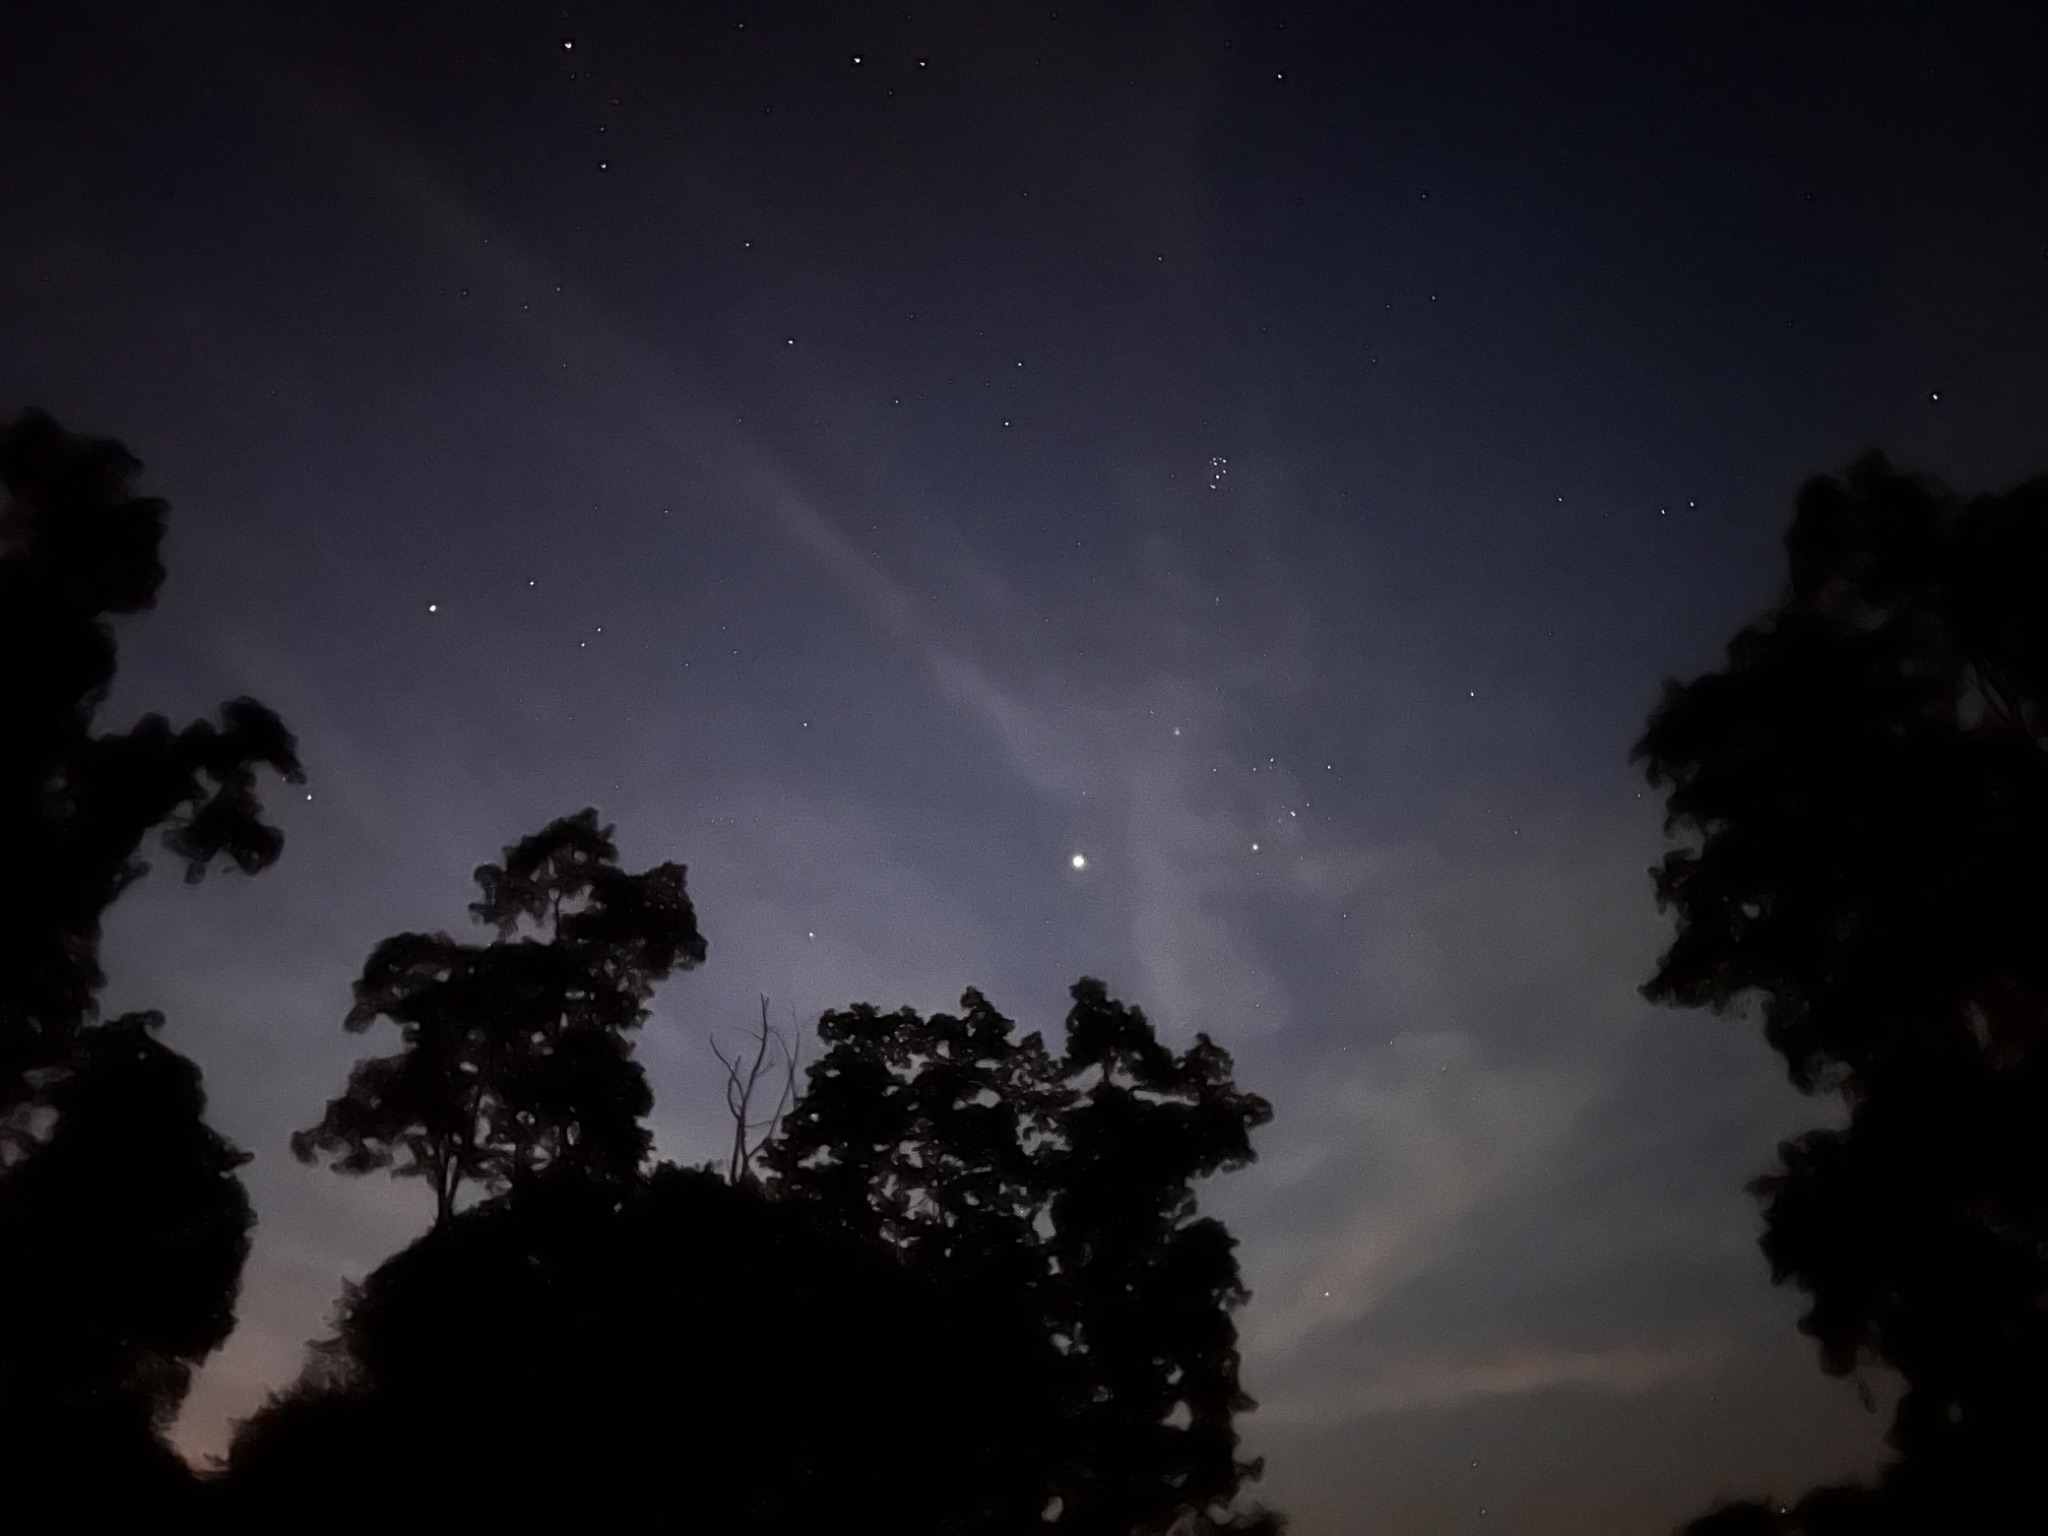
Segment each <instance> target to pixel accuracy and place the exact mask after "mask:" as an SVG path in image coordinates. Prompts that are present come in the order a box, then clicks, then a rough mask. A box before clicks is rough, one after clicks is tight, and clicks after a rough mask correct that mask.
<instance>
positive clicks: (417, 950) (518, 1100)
mask: <svg viewBox="0 0 2048 1536" xmlns="http://www.w3.org/2000/svg"><path fill="white" fill-rule="evenodd" d="M684 875H685V871H684V869H683V866H682V865H680V864H673V863H670V864H658V865H656V866H654V867H653V868H652V869H649V870H646V871H644V872H642V873H640V874H637V875H633V874H627V873H626V872H625V871H623V870H621V869H620V868H619V865H618V849H617V847H616V846H615V845H614V843H613V842H612V829H611V828H610V827H601V826H599V825H598V820H597V812H596V811H594V810H588V809H586V810H583V811H579V812H577V813H576V814H575V815H573V816H564V817H561V818H559V819H558V820H556V821H554V822H551V823H550V824H549V825H548V826H546V827H544V828H542V829H541V830H540V831H539V832H536V833H534V834H533V835H532V836H530V837H526V838H523V839H521V840H520V841H519V842H517V843H514V844H512V845H511V846H510V847H508V848H507V849H506V850H505V861H504V863H503V864H485V865H483V866H481V867H479V868H478V870H477V871H476V882H477V885H478V886H479V888H480V889H481V890H482V892H483V894H482V896H481V897H480V898H479V899H478V900H477V901H476V902H474V903H473V904H472V905H471V906H470V909H469V910H470V913H471V915H472V916H474V917H475V918H476V919H477V921H478V922H480V923H485V924H488V925H490V926H491V927H493V928H495V929H496V930H497V937H496V938H495V939H493V940H492V941H490V942H489V943H487V944H465V943H462V942H460V941H458V940H456V939H453V938H450V937H449V936H448V935H447V934H443V933H434V934H424V933H401V934H397V935H395V936H393V937H391V938H388V939H386V940H384V941H383V942H382V943H381V944H379V945H378V946H377V947H376V949H375V950H373V951H372V952H371V955H370V958H369V960H368V961H367V963H365V965H364V967H363V973H362V975H361V976H360V977H359V978H358V979H357V981H356V983H355V1005H354V1006H353V1007H352V1008H351V1009H350V1010H349V1013H348V1017H347V1019H346V1021H345V1025H346V1027H347V1028H348V1029H349V1030H350V1031H352V1032H360V1031H363V1030H367V1029H368V1028H369V1027H370V1026H371V1025H372V1024H374V1023H375V1022H376V1021H377V1020H379V1019H388V1020H390V1021H391V1022H392V1023H394V1024H396V1025H397V1026H398V1027H399V1030H400V1034H401V1044H400V1047H399V1049H398V1051H397V1052H396V1053H395V1054H393V1055H389V1056H375V1057H370V1058H367V1059H365V1060H363V1061H360V1062H358V1063H357V1064H356V1067H355V1070H354V1071H353V1072H352V1073H351V1074H350V1076H349V1082H348V1089H347V1091H346V1092H345V1093H343V1094H342V1096H341V1097H340V1098H337V1099H335V1100H333V1101H332V1102H331V1103H329V1104H328V1106H327V1112H326V1114H325V1115H323V1116H322V1117H321V1119H320V1122H319V1124H317V1125H315V1126H313V1127H311V1128H310V1129H308V1130H305V1131H301V1132H299V1133H298V1134H297V1135H295V1136H294V1137H293V1138H292V1150H293V1151H294V1152H295V1153H296V1154H297V1155H298V1156H299V1157H300V1158H301V1159H302V1160H304V1161H307V1162H312V1161H314V1160H316V1159H317V1158H319V1157H321V1156H323V1155H324V1156H326V1157H328V1158H330V1159H331V1160H332V1161H333V1163H334V1166H336V1167H337V1168H339V1169H340V1170H341V1171H342V1172H344V1173H353V1174H361V1173H369V1172H373V1171H376V1170H379V1169H389V1170H391V1171H392V1172H393V1173H395V1174H397V1175H399V1176H401V1177H410V1178H423V1179H425V1180H427V1181H428V1183H429V1184H430V1186H431V1187H432V1189H433V1192H434V1219H435V1221H436V1222H437V1223H445V1222H446V1221H447V1220H448V1219H449V1218H450V1217H451V1216H453V1215H454V1214H455V1211H456V1208H457V1203H458V1199H459V1196H460V1195H461V1193H462V1191H463V1189H464V1187H465V1186H469V1187H472V1188H474V1189H475V1190H477V1191H478V1192H479V1193H481V1194H483V1195H485V1196H489V1195H493V1194H497V1193H500V1192H502V1191H504V1190H506V1189H509V1188H511V1187H513V1186H514V1185H516V1184H519V1183H521V1182H524V1181H527V1180H530V1179H533V1178H536V1177H538V1176H540V1175H541V1174H543V1173H546V1172H549V1171H551V1170H552V1171H567V1170H573V1171H575V1172H577V1173H579V1174H581V1175H584V1176H587V1177H590V1178H595V1179H600V1180H610V1181H614V1182H616V1181H619V1180H623V1179H627V1178H630V1177H631V1176H632V1175H633V1174H635V1173H636V1172H637V1171H638V1170H639V1169H640V1168H641V1167H642V1166H643V1165H644V1164H645V1162H646V1159H647V1154H648V1149H649V1145H650V1143H649V1140H648V1135H647V1130H646V1128H645V1126H643V1125H642V1124H641V1117H642V1116H643V1115H644V1114H646V1112H647V1110H648V1109H649V1108H650V1107H651V1105H652V1103H653V1096H652V1094H651V1093H650V1092H649V1090H648V1087H647V1078H646V1074H645V1073H644V1072H643V1071H642V1070H641V1067H640V1064H639V1063H638V1062H637V1061H635V1060H634V1059H633V1054H632V1044H631V1041H630V1040H629V1039H628V1036H629V1035H630V1033H631V1032H632V1031H633V1030H635V1029H637V1028H639V1027H640V1025H641V1024H642V1023H643V1022H644V1021H645V1020H646V1017H647V1008H646V1004H647V999H648V998H649V996H650V995H652V993H653V990H654V988H655V986H656V985H657V984H658V983H660V982H661V981H663V980H665V979H666V978H667V977H668V976H669V974H670V973H671V972H673V971H675V970H677V969H683V970H688V969H690V968H691V967H693V966H695V965H697V964H698V963H699V962H700V961H702V960H703V958H704V953H705V948H704V939H703V937H702V935H700V934H699V933H698V931H697V917H696V912H695V910H694V909H693V908H692V907H691V905H690V898H689V895H688V892H687V890H686V888H685V884H684Z"/></svg>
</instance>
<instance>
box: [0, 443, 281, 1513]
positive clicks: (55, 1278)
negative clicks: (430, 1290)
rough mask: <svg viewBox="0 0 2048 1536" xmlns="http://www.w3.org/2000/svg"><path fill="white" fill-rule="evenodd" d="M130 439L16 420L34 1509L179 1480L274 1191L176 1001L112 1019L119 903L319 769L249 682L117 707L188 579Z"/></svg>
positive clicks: (20, 1120) (17, 1438)
mask: <svg viewBox="0 0 2048 1536" xmlns="http://www.w3.org/2000/svg"><path fill="white" fill-rule="evenodd" d="M139 468H140V465H139V464H138V463H137V461H136V459H135V458H134V456H133V455H132V454H130V453H129V452H128V451H127V450H126V449H125V448H123V447H122V446H121V445H120V444H119V443H116V442H113V441H111V440H108V439H102V438H83V437H77V436H74V435H73V434H71V433H69V432H67V431H65V430H64V429H63V428H62V427H60V426H59V425H57V423H56V422H54V421H52V420H51V419H50V418H49V417H48V416H46V415H44V414H42V413H40V412H36V411H29V412H25V413H23V414H22V415H20V416H18V417H16V418H15V419H14V420H13V421H11V422H9V423H7V424H6V425H5V426H4V427H0V485H4V487H5V492H6V500H5V504H4V506H0V869H4V874H5V879H4V880H0V1472H4V1473H5V1485H6V1493H5V1498H6V1500H7V1506H6V1507H7V1508H8V1510H9V1512H10V1513H12V1514H14V1515H16V1516H18V1517H24V1518H28V1517H33V1516H34V1515H35V1514H36V1513H37V1512H40V1511H49V1510H58V1509H61V1510H62V1511H63V1513H64V1514H65V1515H67V1516H68V1517H70V1518H72V1519H75V1520H82V1519H90V1518H94V1517H96V1516H109V1517H110V1516H112V1515H113V1514H116V1513H119V1512H121V1510H122V1508H123V1507H124V1506H130V1507H132V1506H134V1504H135V1501H136V1500H140V1499H146V1498H161V1497H168V1496H169V1495H170V1494H171V1493H173V1492H175V1491H176V1490H177V1489H178V1488H180V1487H181V1486H182V1484H183V1483H184V1481H185V1479H184V1471H183V1466H182V1464H181V1463H179V1462H178V1461H177V1460H176V1458H175V1457H173V1456H172V1455H171V1453H170V1452H169V1451H168V1450H167V1449H165V1447H164V1446H163V1445H162V1443H161V1442H160V1440H159V1439H158V1438H157V1436H156V1433H155V1431H156V1430H158V1429H160V1428H161V1427H162V1425H163V1424H164V1423H165V1422H166V1421H167V1420H168V1419H169V1417H170V1415H171V1414H172V1413H173V1412H174V1410H175V1409H176V1407H177V1405H178V1403H179V1401H180V1400H181V1399H182V1397H183V1396H184V1392H185V1388H186V1385H187V1383H188V1381H189V1379H190V1376H191V1372H192V1369H193V1367H194V1366H195V1365H197V1364H198V1362H199V1361H201V1360H202V1359H204V1358H205V1357H206V1356H207V1355H208V1354H210V1353H211V1352H212V1351H213V1350H214V1349H216V1348H217V1347H218V1346H219V1345H220V1343H221V1342H222V1341H223V1340H224V1339H225V1338H226V1336H227V1333H228V1330H229V1328H230V1326H231V1324H232V1321H233V1305H234V1299H235V1294H236V1289H237V1285H238V1283H239V1278H240V1274H241V1268H242V1263H243V1260H244V1259H245V1257H246V1256H247V1253H248V1248H249V1226H250V1210H249V1204H248V1200H247V1198H246V1197H245V1196H244V1194H243V1192H242V1188H241V1185H240V1183H239V1182H238V1180H237V1179H236V1177H235V1172H234V1170H235V1169H236V1167H237V1166H238V1165H239V1164H240V1163H242V1162H243V1161H244V1156H243V1154H241V1153H239V1152H237V1151H235V1150H234V1149H233V1148H232V1147H230V1146H229V1145H228V1144H227V1142H225V1141H224V1140H222V1138H221V1137H220V1136H219V1135H217V1134H216V1133H215V1132H213V1131H212V1130H210V1129H209V1128H208V1127H207V1126H206V1124H205V1121H204V1118H203V1116H204V1110H205V1096H204V1094H203V1092H202V1091H201V1088H200V1082H199V1072H198V1069H197V1068H196V1067H195V1066H194V1065H193V1064H192V1063H191V1062H190V1061H188V1060H186V1059H185V1058H184V1057H182V1056H180V1055H178V1054H177V1053H176V1052H175V1051H172V1050H171V1049H170V1048H169V1047H167V1046H165V1045H164V1044H163V1043H162V1041H161V1040H159V1039H158V1038H157V1033H156V1032H157V1030H158V1028H159V1027H160V1026H161V1024H162V1022H163V1021H162V1018H161V1016H160V1015H157V1014H128V1015H124V1016H123V1017H121V1018H117V1019H114V1020H111V1021H108V1022H105V1023H100V1022H97V1021H96V1016H97V1011H98V1002H97V997H98V992H99V990H100V987H101V985H102V983H103V981H104V979H105V978H104V976H103V974H102V971H101V967H100V959H99V946H100V927H101V922H102V919H103V917H104V915H105V913H106V911H107V908H108V907H109V906H111V905H112V903H113V902H114V900H115V899H116V898H117V897H119V896H120V894H121V893H122V892H123V891H124V890H126V889H127V888H128V886H129V885H131V884H132V883H133V882H134V881H135V880H137V879H138V878H140V877H141V876H142V875H143V873H145V871H146V870H147V869H148V865H147V863H146V862H145V861H144V859H143V858H142V856H141V852H140V850H141V847H142V843H143V840H144V839H145V838H146V837H147V836H148V835H149V834H150V833H151V832H152V831H155V832H157V833H159V835H160V837H161V840H162V842H163V843H164V845H165V847H167V848H168V849H169V850H170V852H171V853H172V854H173V855H174V856H175V857H176V858H178V859H179V860H181V861H182V862H183V863H184V865H185V873H186V877H187V878H188V879H194V880H196V879H198V878H199V877H200V876H201V875H203V874H204V873H205V871H206V870H207V868H208V867H209V866H210V865H211V864H212V863H213V862H214V861H215V860H217V859H225V860H227V861H230V862H232V863H233V864H234V865H236V866H237V867H238V868H240V869H242V870H244V871H247V872H252V873H253V872H255V871H257V870H260V869H262V868H264V867H265V866H267V865H268V864H269V863H270V862H271V861H272V860H274V859H275V858H276V857H277V854H278V851H279V848H280V846H281V844H282V839H281V837H280V835H279V833H278V832H277V830H276V828H274V827H272V826H270V825H269V824H268V823H266V822H265V821H264V820H263V818H262V814H261V809H260V807H259V805H258V803H257V797H256V772H257V770H258V769H259V768H265V767H268V768H270V769H272V770H274V771H276V772H277V773H279V774H281V775H283V776H284V777H285V778H286V779H288V780H291V781H293V782H297V781H298V779H299V778H300V774H299V767H298V760H297V757H296V754H295V749H294V745H293V742H292V738H291V736H290V735H289V734H288V733H287V732H286V731H285V729H284V727H283V726H282V725H281V724H280V723H279V721H278V719H277V717H276V716H275V715H273V714H272V713H271V712H270V711H269V710H267V709H265V708H264V707H263V706H262V705H260V704H257V703H256V702H254V701H253V700H250V699H237V700H235V701H233V702H232V703H229V704H227V705H225V706H223V707H222V709H221V712H220V720H219V722H218V723H217V724H216V723H212V722H205V721H201V722H197V723H195V724H192V725H188V726H186V727H184V728H183V729H178V730H174V729H173V728H172V727H171V726H170V724H169V723H168V722H167V721H165V720H164V718H163V717H162V716H160V715H145V716H144V717H143V718H142V719H141V720H139V721H138V722H137V723H136V724H135V725H134V726H132V727H131V728H129V729H128V730H126V731H123V732H119V733H96V732H95V730H94V723H95V716H96V714H97V712H98V710H99V708H100V706H101V704H102V703H103V702H104V701H105V698H106V696H107V693H108V690H109V688H110V687H111V685H112V682H113V677H114V666H115V646H114V636H113V628H112V625H111V623H110V620H111V619H112V618H113V617H115V616H118V615H123V614H133V613H138V612H141V611H143V610H145V609H147V608H149V607H150V606H151V605H152V604H153V603H154V602H155V600H156V593H157V589H158V587H159V586H160V585H161V584H162V582H163V579H164V571H163V566H162V564H161V562H160V560H159V558H158V546H159V544H160V543H161V541H162V538H163V525H164V517H165V513H166V511H167V508H166V506H165V503H164V502H162V501H161V500H159V499H157V498H154V497H147V496H140V495H137V494H136V493H135V491H134V490H133V488H132V484H131V482H132V481H133V479H134V477H135V475H136V473H137V471H138V470H139Z"/></svg>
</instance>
